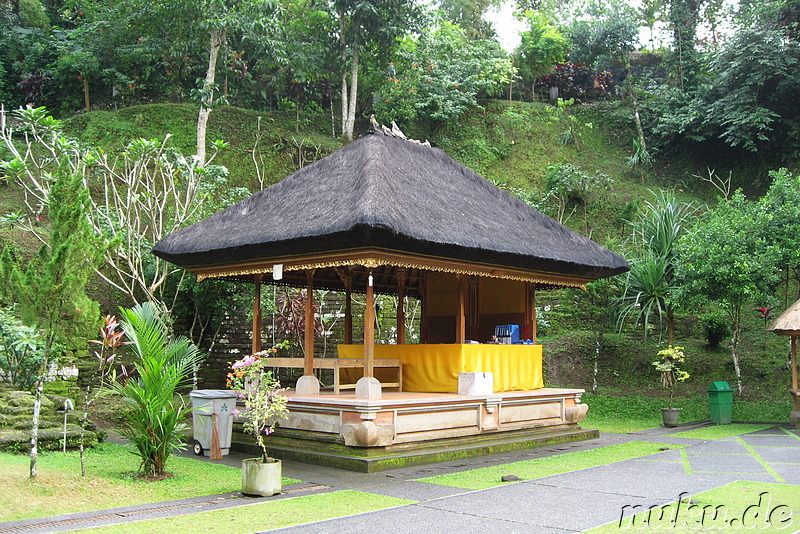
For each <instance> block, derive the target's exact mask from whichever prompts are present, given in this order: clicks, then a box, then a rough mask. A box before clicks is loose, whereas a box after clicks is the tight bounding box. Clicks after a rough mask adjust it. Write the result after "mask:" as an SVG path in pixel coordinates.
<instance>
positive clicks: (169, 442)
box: [114, 302, 203, 478]
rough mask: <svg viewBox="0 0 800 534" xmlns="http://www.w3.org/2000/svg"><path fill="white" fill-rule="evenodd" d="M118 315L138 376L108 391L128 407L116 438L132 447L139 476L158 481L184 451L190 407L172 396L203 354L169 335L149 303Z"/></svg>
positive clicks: (158, 314)
mask: <svg viewBox="0 0 800 534" xmlns="http://www.w3.org/2000/svg"><path fill="white" fill-rule="evenodd" d="M120 312H121V315H122V329H123V331H124V332H125V336H126V338H127V340H128V342H129V343H130V347H131V348H132V350H133V352H134V355H135V357H136V360H135V362H134V366H135V367H136V371H137V374H138V377H136V379H130V380H127V381H126V382H125V383H124V384H116V385H115V386H114V389H115V390H116V392H117V393H119V394H120V395H121V396H122V399H123V400H124V402H125V403H126V404H127V405H128V408H129V410H128V411H127V412H126V413H125V414H124V415H125V418H126V420H127V421H126V422H127V424H126V425H125V426H124V427H123V428H122V430H121V433H122V435H123V436H125V437H126V438H128V439H129V440H131V442H132V443H133V444H134V446H135V447H136V451H137V452H136V454H138V456H139V458H140V460H141V464H140V471H141V473H142V474H144V475H145V476H147V477H152V478H159V477H162V476H163V475H164V474H165V470H166V463H167V459H168V458H169V456H170V455H171V454H172V453H173V452H175V451H178V450H183V449H184V448H185V446H186V445H185V444H184V434H185V431H186V430H187V429H188V425H187V424H186V423H185V417H186V415H187V414H188V413H189V412H190V411H191V406H190V405H188V404H187V403H186V402H184V401H183V399H181V398H180V397H179V396H177V395H176V393H177V391H178V389H179V388H181V387H183V386H185V385H187V384H188V383H189V380H190V377H191V374H192V370H193V369H194V367H195V366H196V365H198V364H199V363H200V362H201V361H202V359H203V355H202V354H201V353H200V351H199V350H198V348H197V347H196V346H195V345H194V344H192V342H191V341H189V340H188V339H187V338H185V337H183V336H181V337H175V338H172V337H171V336H170V333H169V328H168V327H167V325H166V323H165V321H164V319H163V318H162V317H161V315H160V313H159V310H158V308H157V307H156V306H155V305H154V304H152V303H149V302H145V303H143V304H139V305H137V306H135V307H133V308H131V309H125V308H121V309H120Z"/></svg>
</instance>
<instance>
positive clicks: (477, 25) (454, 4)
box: [439, 0, 502, 39]
mask: <svg viewBox="0 0 800 534" xmlns="http://www.w3.org/2000/svg"><path fill="white" fill-rule="evenodd" d="M500 4H502V1H501V0H440V1H439V7H440V8H441V10H442V11H443V12H444V14H445V16H446V17H447V20H449V21H450V22H452V23H453V24H457V25H459V26H460V27H461V28H462V29H463V30H464V31H465V32H466V34H467V37H468V38H469V39H492V38H494V36H495V32H494V28H492V23H491V22H490V21H489V20H487V18H486V15H487V12H488V11H489V10H490V9H492V8H497V7H499V6H500Z"/></svg>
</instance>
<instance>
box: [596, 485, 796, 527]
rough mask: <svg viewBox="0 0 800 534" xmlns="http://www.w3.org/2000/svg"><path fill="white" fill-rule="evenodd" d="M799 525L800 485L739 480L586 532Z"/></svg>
mask: <svg viewBox="0 0 800 534" xmlns="http://www.w3.org/2000/svg"><path fill="white" fill-rule="evenodd" d="M799 524H800V486H794V485H789V484H774V483H766V482H749V481H737V482H732V483H730V484H726V485H724V486H720V487H719V488H714V489H713V490H709V491H704V492H703V493H698V494H696V495H691V496H686V499H685V500H684V501H683V502H682V503H681V508H680V509H679V508H678V505H677V502H672V503H669V504H666V505H664V506H658V507H655V508H654V509H653V510H652V511H645V512H642V513H640V514H637V515H635V516H633V517H627V518H624V519H621V520H617V521H614V522H613V523H609V524H607V525H604V526H602V527H598V528H594V529H591V530H588V531H586V533H587V534H610V533H619V532H624V531H636V532H658V531H660V530H664V531H668V532H674V533H676V534H689V533H696V532H717V531H721V530H733V531H736V532H739V531H748V530H753V531H756V532H787V533H790V532H795V531H796V529H797V526H798V525H799Z"/></svg>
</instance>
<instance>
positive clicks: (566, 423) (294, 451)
mask: <svg viewBox="0 0 800 534" xmlns="http://www.w3.org/2000/svg"><path fill="white" fill-rule="evenodd" d="M583 393H584V390H581V389H559V388H541V389H536V390H531V391H512V392H502V393H492V394H486V395H458V394H451V393H418V392H409V391H403V392H396V391H384V392H383V394H382V396H381V398H380V399H378V400H365V399H358V398H356V396H355V394H354V393H352V392H350V393H339V394H334V393H333V392H329V391H323V392H321V394H320V395H313V396H312V395H308V396H299V395H297V394H296V393H295V392H294V390H288V391H287V393H286V395H287V396H288V398H289V402H288V406H289V412H290V415H289V417H288V419H286V420H284V421H281V422H280V427H279V429H278V431H277V432H276V433H275V434H273V435H272V436H270V438H269V451H270V455H272V456H276V457H278V458H283V459H291V460H297V461H302V462H305V463H312V464H323V465H331V466H335V467H341V468H344V469H349V470H354V471H365V472H371V471H381V470H385V469H392V468H397V467H404V466H408V465H418V464H424V463H435V462H440V461H446V460H452V459H456V458H465V457H472V456H479V455H485V454H493V453H498V452H504V451H508V450H519V449H527V448H533V447H537V446H544V445H551V444H553V443H562V442H569V441H576V440H583V439H593V438H596V437H597V435H598V434H597V431H593V430H584V429H582V428H581V427H580V426H578V423H579V422H580V421H581V420H582V419H583V417H584V416H585V414H586V409H587V408H586V407H585V405H582V404H580V397H581V395H582V394H583ZM249 446H251V440H250V439H248V437H247V436H244V435H234V443H233V445H232V447H233V448H234V449H239V450H242V449H247V448H248V447H249ZM253 452H256V451H255V450H254V451H253Z"/></svg>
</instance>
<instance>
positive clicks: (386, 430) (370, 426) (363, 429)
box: [339, 421, 394, 447]
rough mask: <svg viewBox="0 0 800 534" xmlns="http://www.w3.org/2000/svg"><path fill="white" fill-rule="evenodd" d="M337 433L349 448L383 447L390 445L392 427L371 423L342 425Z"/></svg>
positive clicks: (392, 433) (392, 435)
mask: <svg viewBox="0 0 800 534" xmlns="http://www.w3.org/2000/svg"><path fill="white" fill-rule="evenodd" d="M339 433H340V434H341V435H342V437H343V438H344V444H345V445H347V446H349V447H385V446H388V445H391V444H392V440H393V439H394V425H388V424H382V425H376V424H375V423H373V422H372V421H364V422H362V423H359V424H352V425H342V426H341V427H339Z"/></svg>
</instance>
